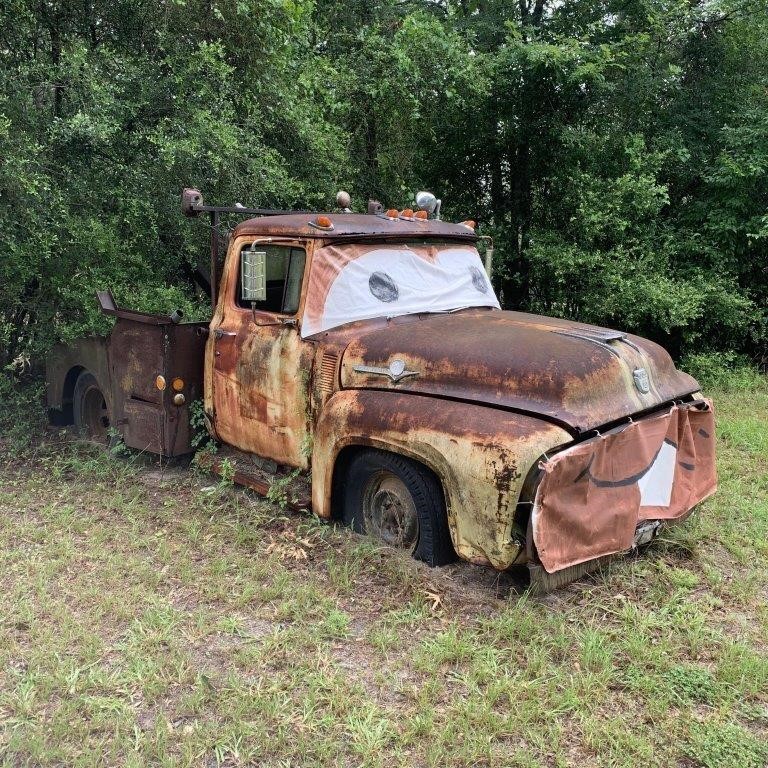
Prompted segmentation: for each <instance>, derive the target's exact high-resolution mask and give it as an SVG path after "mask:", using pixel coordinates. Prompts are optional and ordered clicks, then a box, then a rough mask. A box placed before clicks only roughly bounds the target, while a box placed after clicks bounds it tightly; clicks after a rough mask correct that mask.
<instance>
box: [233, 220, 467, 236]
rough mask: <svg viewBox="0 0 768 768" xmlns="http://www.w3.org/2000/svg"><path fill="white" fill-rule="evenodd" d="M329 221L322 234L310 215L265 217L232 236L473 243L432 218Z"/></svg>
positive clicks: (459, 228)
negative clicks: (314, 225)
mask: <svg viewBox="0 0 768 768" xmlns="http://www.w3.org/2000/svg"><path fill="white" fill-rule="evenodd" d="M327 215H328V216H329V217H330V219H331V221H332V222H333V229H332V230H328V231H324V230H322V229H317V228H316V227H313V226H312V225H311V224H310V222H312V221H314V220H315V219H316V218H317V214H314V213H302V214H290V215H286V216H265V217H262V218H257V219H249V220H248V221H244V222H242V223H241V224H239V225H238V226H237V227H236V229H235V232H234V237H235V238H237V237H253V236H259V237H261V236H272V237H295V238H315V239H320V240H325V241H328V240H344V239H351V238H355V239H357V238H360V237H369V238H370V237H376V238H381V239H385V238H389V237H395V238H396V237H399V238H403V237H409V238H413V237H419V238H420V237H435V238H443V239H452V240H463V241H468V242H475V240H477V235H476V234H475V232H474V230H472V229H470V228H469V227H466V226H464V225H462V224H452V223H450V222H448V221H436V220H434V219H419V220H406V219H394V220H392V219H388V218H387V217H386V216H375V215H374V216H370V215H364V214H355V213H331V214H327Z"/></svg>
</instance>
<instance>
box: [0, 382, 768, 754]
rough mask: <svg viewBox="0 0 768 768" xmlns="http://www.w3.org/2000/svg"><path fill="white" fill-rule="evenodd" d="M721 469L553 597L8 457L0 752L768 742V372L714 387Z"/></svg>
mask: <svg viewBox="0 0 768 768" xmlns="http://www.w3.org/2000/svg"><path fill="white" fill-rule="evenodd" d="M716 399H717V403H718V406H719V417H718V418H719V435H720V437H719V439H720V443H719V448H720V454H719V464H720V477H721V490H720V492H719V494H718V495H717V496H716V497H715V498H714V499H712V500H710V501H709V502H707V503H706V504H704V505H703V507H702V508H701V510H700V511H699V513H697V514H695V515H694V516H693V517H692V518H691V519H690V520H689V521H688V522H687V523H685V524H684V525H683V526H680V527H679V528H677V529H675V530H674V532H673V533H672V534H671V535H670V536H669V537H668V538H667V539H666V540H665V541H663V542H659V543H657V544H656V545H655V546H654V547H653V548H651V550H649V551H647V552H646V553H645V554H644V555H643V556H641V557H638V558H633V559H629V560H624V561H621V562H617V563H616V564H614V565H612V566H611V567H610V568H609V569H608V571H607V572H605V573H603V574H599V575H597V576H593V577H590V578H587V579H584V580H582V581H580V582H579V583H577V584H575V585H571V586H570V587H568V588H566V589H564V590H561V591H560V592H558V593H556V594H554V595H550V596H548V597H546V598H544V599H541V600H534V599H532V598H529V597H528V596H527V595H526V594H525V593H523V592H521V591H520V587H519V585H518V583H517V582H516V581H514V580H513V579H512V578H510V577H508V576H503V577H498V576H497V575H496V574H493V573H492V572H490V571H488V570H487V569H482V568H475V567H472V566H469V565H466V564H457V565H454V566H450V567H447V568H444V569H437V570H430V569H428V568H426V567H423V566H422V565H421V564H419V563H415V562H413V561H411V560H409V559H407V558H404V557H402V556H400V555H398V554H397V553H393V552H391V551H388V550H384V549H382V548H380V547H378V546H376V545H374V544H373V543H371V542H369V541H367V540H364V539H361V538H359V537H355V536H353V535H352V534H350V533H348V532H346V531H343V530H336V529H334V528H332V527H329V526H325V525H322V524H319V523H317V522H315V521H313V520H312V519H309V518H302V517H300V516H298V515H286V514H284V513H282V512H281V511H280V510H279V509H277V508H276V507H274V506H271V505H269V504H267V503H266V502H264V501H262V500H259V499H257V498H255V497H253V496H251V495H248V494H246V493H243V492H240V491H236V490H233V489H232V488H230V487H227V486H225V485H215V486H214V485H212V481H211V479H210V478H205V477H201V476H199V475H195V474H194V473H193V472H191V471H189V470H182V469H169V470H165V471H160V470H159V469H158V468H156V467H154V468H153V467H147V466H145V465H141V464H140V463H138V462H137V461H135V460H125V459H114V458H112V457H110V456H108V455H106V454H104V453H102V452H100V451H98V450H96V449H94V448H93V447H92V446H88V445H82V444H74V445H73V444H66V445H64V444H61V443H60V442H58V441H57V440H56V439H55V438H51V439H50V440H48V441H47V442H46V443H45V444H43V445H41V446H39V447H38V448H37V449H36V450H35V451H34V452H33V453H32V454H31V455H27V456H26V457H24V458H19V457H18V456H12V455H6V456H5V457H4V458H2V459H0V464H1V466H0V594H2V602H1V603H0V763H1V764H2V765H5V766H19V765H64V766H74V765H77V766H80V765H82V766H90V765H104V766H115V765H126V766H139V765H193V766H209V765H216V764H220V765H258V766H289V765H290V766H295V765H307V766H310V765H317V766H329V765H339V766H358V765H366V766H369V765H370V766H377V765H387V766H391V765H404V766H406V765H407V766H411V765H419V766H421V765H423V766H445V765H451V766H462V765H463V766H570V765H579V766H584V767H585V768H587V767H588V766H637V765H641V764H642V765H646V766H664V767H665V768H667V767H668V766H697V765H704V766H709V767H711V768H714V767H715V766H717V768H726V767H727V766H732V767H733V768H750V767H752V768H758V767H759V766H764V765H765V764H766V760H768V752H767V751H766V746H765V745H766V741H768V657H767V656H766V641H765V638H766V636H767V631H768V444H767V443H766V440H767V439H768V438H766V435H767V434H768V388H758V389H757V390H756V391H751V392H750V391H747V392H732V393H729V394H723V395H721V396H720V397H717V395H716Z"/></svg>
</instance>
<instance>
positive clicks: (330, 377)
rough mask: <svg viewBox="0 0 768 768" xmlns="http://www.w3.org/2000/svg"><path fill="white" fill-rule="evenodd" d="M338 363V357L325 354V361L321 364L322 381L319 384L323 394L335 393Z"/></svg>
mask: <svg viewBox="0 0 768 768" xmlns="http://www.w3.org/2000/svg"><path fill="white" fill-rule="evenodd" d="M338 363H339V357H338V355H334V354H333V353H328V352H323V360H322V362H321V363H320V377H319V378H320V381H319V384H318V389H319V390H320V391H321V392H327V393H330V392H333V386H334V383H335V381H336V367H337V365H338Z"/></svg>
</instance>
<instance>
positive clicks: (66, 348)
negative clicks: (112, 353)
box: [45, 336, 112, 418]
mask: <svg viewBox="0 0 768 768" xmlns="http://www.w3.org/2000/svg"><path fill="white" fill-rule="evenodd" d="M79 369H83V370H88V371H90V372H91V373H92V374H93V375H94V376H95V377H96V381H98V383H99V387H100V389H101V391H102V392H103V393H104V396H105V399H106V401H107V409H108V411H109V413H110V418H111V414H112V398H111V377H110V373H109V362H108V359H107V340H106V339H105V338H104V337H103V336H91V337H88V338H83V339H75V341H73V342H71V343H70V344H57V345H56V346H55V347H54V348H53V349H52V350H51V351H50V352H49V353H48V355H47V357H46V360H45V381H46V397H47V401H48V407H49V408H52V409H54V410H62V409H67V408H71V405H72V403H71V401H67V389H68V387H67V385H69V388H70V389H71V387H72V386H74V379H75V378H76V376H77V372H78V370H79ZM68 378H69V379H70V381H68ZM70 395H71V392H70Z"/></svg>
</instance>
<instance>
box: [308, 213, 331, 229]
mask: <svg viewBox="0 0 768 768" xmlns="http://www.w3.org/2000/svg"><path fill="white" fill-rule="evenodd" d="M309 226H310V227H314V228H315V229H324V230H326V231H329V230H331V229H333V222H332V221H331V219H330V217H329V216H318V217H317V218H316V219H315V220H314V221H310V222H309Z"/></svg>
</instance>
